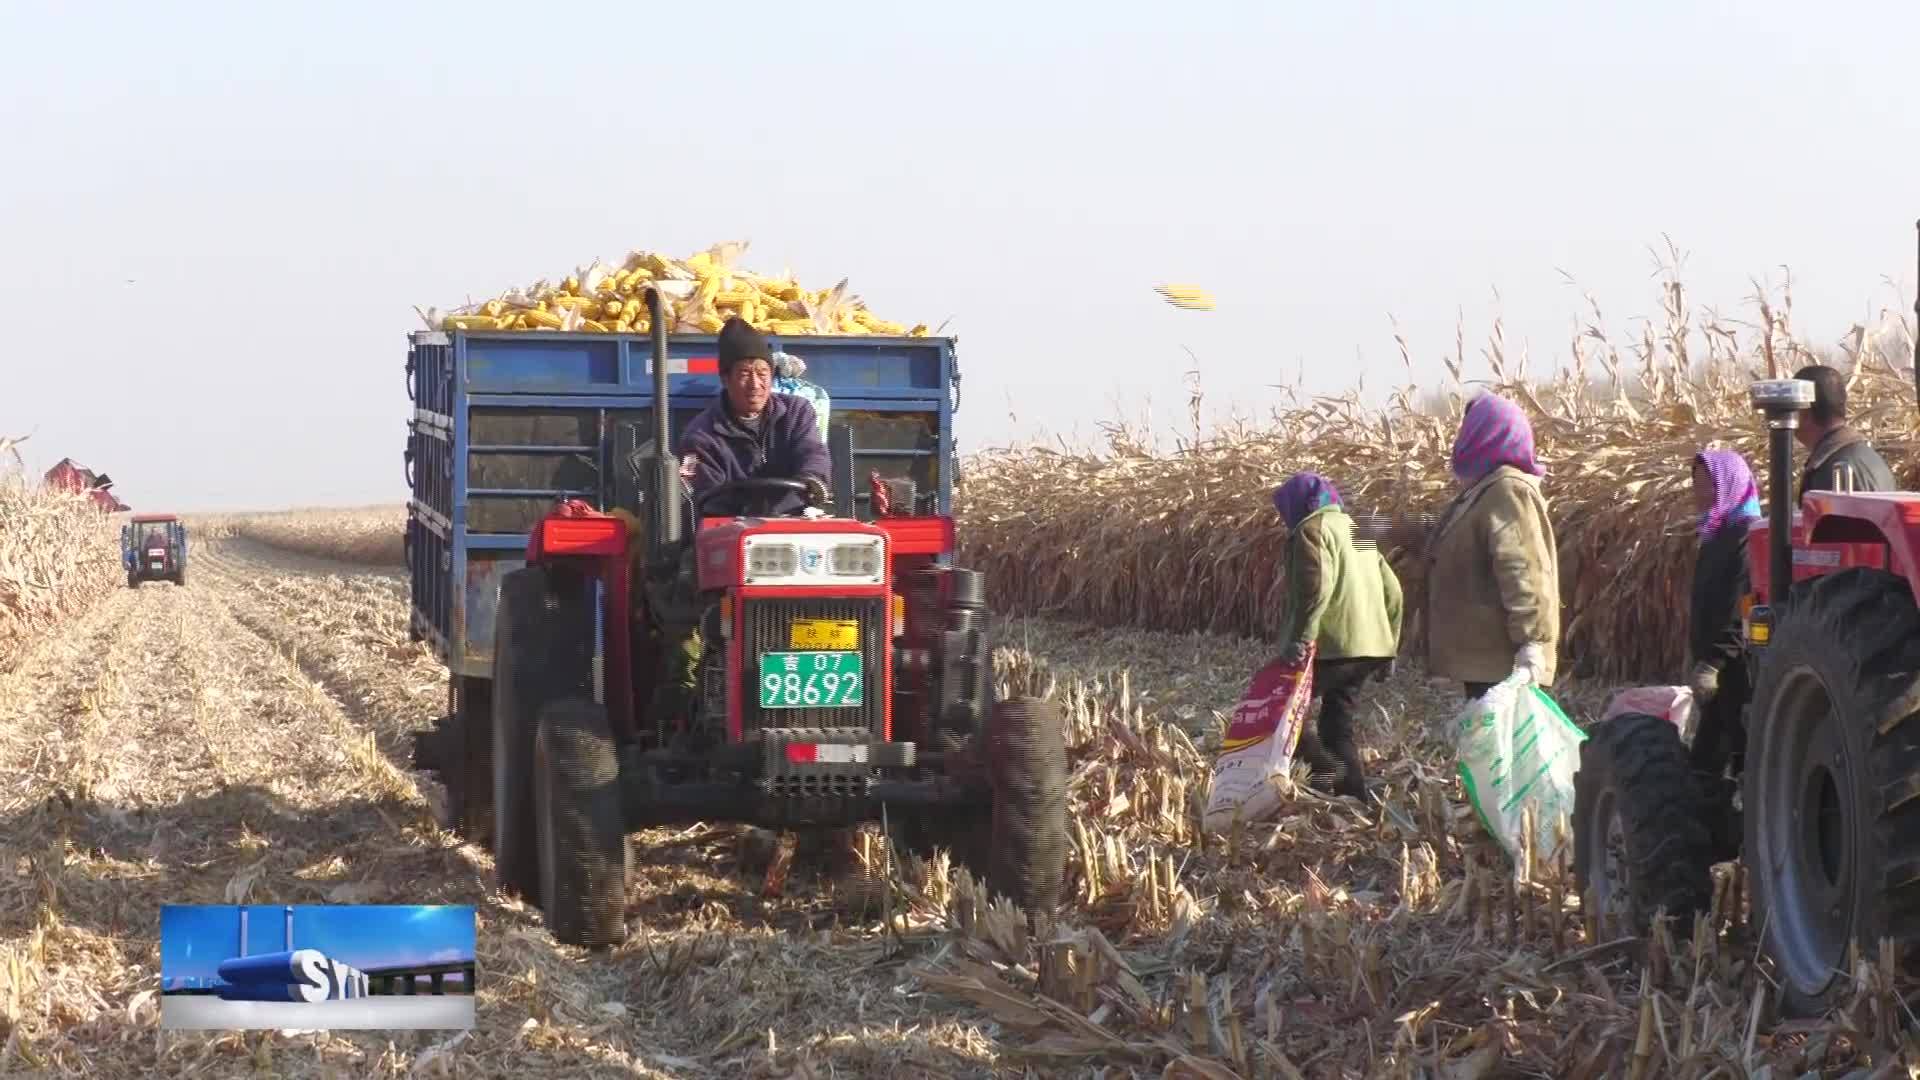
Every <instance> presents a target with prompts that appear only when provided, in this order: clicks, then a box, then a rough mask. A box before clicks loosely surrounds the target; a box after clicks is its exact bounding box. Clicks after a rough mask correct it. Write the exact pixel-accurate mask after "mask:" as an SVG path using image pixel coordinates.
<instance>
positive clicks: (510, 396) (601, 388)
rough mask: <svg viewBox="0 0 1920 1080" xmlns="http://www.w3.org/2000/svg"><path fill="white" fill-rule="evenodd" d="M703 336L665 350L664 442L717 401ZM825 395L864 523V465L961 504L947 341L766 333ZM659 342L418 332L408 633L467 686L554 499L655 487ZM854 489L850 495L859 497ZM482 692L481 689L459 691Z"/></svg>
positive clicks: (618, 500)
mask: <svg viewBox="0 0 1920 1080" xmlns="http://www.w3.org/2000/svg"><path fill="white" fill-rule="evenodd" d="M714 342H715V339H714V338H713V337H711V336H700V337H692V336H686V337H681V336H676V337H674V338H672V339H671V343H670V344H669V346H668V350H667V351H668V371H669V381H670V384H671V398H672V402H673V404H672V423H673V437H674V439H675V440H676V442H677V440H678V439H679V435H680V431H681V429H682V428H683V427H684V426H685V425H686V422H687V421H688V420H690V419H692V418H693V417H694V416H695V415H697V414H698V413H699V412H700V410H702V409H704V408H706V407H707V405H709V404H710V403H711V402H712V401H713V399H714V398H715V396H717V395H718V394H719V392H720V379H719V374H718V370H717V366H716V364H715V360H714ZM774 343H775V344H776V347H778V348H781V349H783V350H784V351H786V352H789V353H792V354H793V355H795V356H798V357H800V358H801V359H803V360H805V361H806V365H807V371H806V378H807V380H808V381H810V382H813V383H815V384H817V385H819V386H820V387H821V388H822V389H824V390H825V391H826V392H827V394H828V395H829V396H830V398H831V403H832V410H831V418H832V424H833V427H832V433H831V437H830V438H829V440H828V441H829V445H830V448H831V449H832V451H833V453H834V465H835V470H836V474H837V475H836V477H835V483H834V485H833V486H834V489H835V491H836V494H837V495H838V496H839V498H840V499H841V500H842V501H843V502H844V503H847V504H848V505H844V506H843V507H842V508H841V509H842V510H843V511H844V512H845V513H848V514H850V515H852V516H859V517H870V516H871V515H870V511H869V509H868V507H867V503H868V501H869V498H870V496H869V495H868V494H867V492H866V491H865V490H864V489H863V488H864V482H865V479H866V477H867V475H868V473H869V472H878V473H880V474H881V475H882V476H889V477H908V478H911V479H913V480H914V481H915V485H916V488H917V490H918V491H920V492H924V493H925V496H924V498H925V499H926V501H927V503H928V504H929V505H928V506H926V507H924V509H926V510H928V511H929V512H934V513H939V514H943V515H948V514H951V513H952V509H953V480H954V468H955V461H956V457H955V450H954V441H953V416H954V411H955V409H956V408H957V407H958V404H959V387H960V369H959V366H958V364H957V363H956V361H955V356H954V347H953V339H951V338H933V337H920V338H880V337H819V338H787V339H784V340H779V339H774ZM652 355H653V353H652V346H651V343H650V342H649V341H648V339H647V338H646V337H644V336H639V335H625V334H586V333H576V334H563V333H491V334H489V333H471V332H466V331H455V332H452V333H440V332H421V333H415V334H413V335H412V338H411V342H410V347H409V349H408V351H407V394H408V396H409V397H411V398H412V400H413V406H414V409H413V418H412V419H411V420H409V421H408V423H407V446H406V454H405V458H406V472H407V487H408V489H409V491H410V493H411V499H410V501H409V503H408V512H407V538H406V551H407V565H408V568H409V571H410V574H411V577H412V588H413V615H412V620H411V630H412V634H413V636H414V638H415V640H425V641H427V642H430V643H431V644H432V646H433V649H434V651H435V653H437V654H438V655H439V657H440V659H441V660H442V661H443V662H444V663H445V664H446V665H447V670H448V671H449V673H450V674H451V676H452V678H453V680H454V687H453V691H454V693H455V695H456V696H458V694H459V693H460V691H461V686H460V680H461V679H463V678H464V679H481V680H484V679H486V678H487V677H488V674H489V672H490V670H491V665H492V662H493V614H494V599H495V597H496V595H497V594H498V592H499V587H500V579H501V577H502V576H504V575H505V574H507V573H508V572H510V571H512V570H515V569H518V568H519V567H520V566H522V565H523V564H524V559H523V555H524V553H525V551H526V548H527V535H528V530H529V529H531V528H532V527H533V525H534V523H536V522H537V521H539V520H540V518H541V517H543V516H544V515H545V514H546V513H547V511H548V510H550V509H551V508H552V506H553V503H554V502H555V500H557V499H563V498H577V499H582V500H585V501H587V502H589V503H591V504H592V505H593V506H595V507H596V508H599V509H603V510H605V509H612V508H614V507H627V508H633V507H635V506H636V505H638V503H639V501H640V499H641V496H642V494H643V493H644V491H646V490H647V489H648V488H649V485H650V481H651V462H652V459H653V419H652V406H653V379H652V364H651V363H650V358H651V357H652ZM856 489H860V490H856ZM468 689H469V690H472V691H474V692H479V689H480V688H473V687H469V688H468Z"/></svg>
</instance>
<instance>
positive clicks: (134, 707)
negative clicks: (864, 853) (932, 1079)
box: [0, 540, 987, 1077]
mask: <svg viewBox="0 0 1920 1080" xmlns="http://www.w3.org/2000/svg"><path fill="white" fill-rule="evenodd" d="M189 573H190V578H189V581H188V584H187V586H186V587H185V588H176V587H174V586H172V585H168V584H146V585H143V586H141V587H140V588H139V589H137V590H125V589H122V590H119V591H116V592H115V593H114V594H112V595H111V596H109V597H108V598H106V599H105V600H104V601H102V602H101V603H100V604H98V605H97V606H96V607H95V608H94V609H93V610H92V611H90V612H89V613H88V614H86V615H85V616H83V617H82V618H80V619H78V620H76V621H75V622H74V623H72V624H70V625H69V626H68V627H66V628H65V630H64V631H63V632H62V633H61V634H60V635H59V636H58V637H57V638H55V639H52V640H49V641H46V642H43V643H41V644H40V645H39V646H37V647H36V648H35V649H33V650H32V651H31V653H30V654H29V655H28V656H27V657H26V658H25V660H24V661H23V663H22V664H21V665H20V667H19V669H18V670H17V671H16V672H15V673H13V674H12V675H11V676H8V677H6V678H5V679H4V680H0V777H5V778H6V779H5V780H0V793H3V795H0V848H4V851H0V954H4V955H0V965H6V966H7V970H10V971H12V972H15V973H18V976H17V978H18V981H19V982H20V983H21V984H23V989H22V991H21V992H18V993H15V994H13V995H11V998H10V1000H4V1001H0V1008H4V1009H5V1012H4V1014H0V1023H3V1024H4V1026H5V1031H4V1033H0V1037H3V1039H4V1042H5V1045H6V1051H5V1058H4V1062H3V1063H0V1071H6V1070H7V1069H9V1068H11V1069H20V1068H27V1069H32V1070H36V1071H37V1070H45V1071H47V1072H50V1073H53V1074H56V1075H58V1074H65V1075H92V1076H135V1075H141V1076H149V1075H151V1076H195V1077H200V1076H207V1075H231V1074H234V1073H238V1072H243V1071H250V1070H252V1069H254V1068H256V1067H265V1068H268V1069H270V1070H271V1071H272V1072H273V1073H274V1074H276V1075H283V1076H286V1075H292V1076H321V1075H328V1076H331V1075H348V1074H351V1075H356V1076H358V1075H369V1074H371V1075H406V1074H408V1073H409V1071H410V1070H413V1069H414V1068H415V1066H416V1065H418V1066H420V1069H419V1073H420V1074H423V1075H432V1074H435V1073H444V1075H460V1076H476V1075H486V1076H492V1075H502V1076H504V1075H507V1074H508V1073H509V1072H511V1073H512V1074H514V1075H516V1076H579V1075H609V1076H613V1075H621V1076H633V1075H642V1076H645V1075H660V1076H691V1075H754V1074H763V1075H769V1076H773V1075H789V1074H793V1075H806V1073H805V1072H804V1069H805V1067H806V1066H805V1064H804V1063H805V1062H807V1061H813V1062H819V1063H822V1064H823V1065H824V1063H826V1062H829V1061H830V1062H831V1064H832V1066H833V1068H834V1069H835V1070H837V1071H838V1072H839V1074H841V1075H848V1074H850V1073H853V1072H857V1073H860V1074H862V1075H874V1076H879V1075H901V1076H907V1075H915V1076H918V1075H979V1074H982V1073H983V1072H985V1071H986V1069H987V1060H986V1058H984V1057H983V1056H982V1055H983V1053H984V1047H985V1042H984V1040H983V1039H982V1038H981V1037H980V1036H979V1035H978V1034H977V1032H976V1031H975V1030H973V1029H972V1028H969V1027H967V1026H965V1025H961V1024H956V1023H953V1022H951V1021H949V1022H945V1023H941V1022H937V1021H936V1020H935V1019H934V1016H933V1014H946V1015H952V1014H953V1013H954V1012H955V1011H956V1010H955V1009H954V1008H952V1007H951V1006H947V1007H945V1008H942V1007H940V1006H939V1005H938V1003H937V1002H930V1001H929V1000H928V999H925V998H923V997H922V996H921V995H920V992H919V991H918V989H917V988H912V987H907V986H905V985H903V984H906V983H909V982H910V981H911V980H910V979H908V978H906V977H905V976H904V974H903V964H904V963H905V961H906V960H907V959H910V958H911V957H910V955H909V954H910V953H911V952H912V950H913V945H912V943H911V942H909V944H908V946H907V949H906V950H905V951H902V950H895V949H890V948H889V947H888V946H887V945H886V944H885V943H884V942H883V940H882V938H881V936H880V935H879V933H878V929H877V922H876V924H875V926H874V927H873V928H870V929H868V930H843V929H835V923H836V921H837V920H836V917H835V912H834V909H833V907H832V905H831V903H830V902H829V900H828V893H829V892H830V890H829V889H827V888H826V887H825V886H824V885H822V883H821V882H820V881H819V880H818V874H819V872H820V871H819V866H820V865H821V860H817V859H816V860H812V861H811V862H809V861H807V860H806V859H805V858H804V857H803V859H802V861H801V863H800V864H799V865H797V866H796V869H795V872H794V877H793V880H792V882H791V883H790V886H789V898H787V899H782V900H776V901H762V900H760V899H759V897H758V896H757V895H755V889H754V885H755V883H756V882H755V879H754V878H753V877H752V876H751V875H750V874H748V873H745V872H742V868H741V865H740V864H739V862H738V861H737V858H736V855H735V852H734V848H735V847H736V844H737V839H736V836H735V834H734V833H733V832H731V831H729V830H714V829H707V828H704V827H701V828H694V829H689V830H682V831H677V832H673V833H658V834H647V835H645V836H643V837H642V841H643V845H644V847H645V848H646V850H647V855H646V857H645V858H644V859H643V860H642V861H641V863H640V866H639V871H638V874H637V879H638V880H637V881H636V883H635V890H634V891H635V897H634V905H635V908H634V912H633V913H634V914H635V915H636V916H638V917H639V919H640V921H641V923H642V924H643V925H645V926H646V927H647V932H646V933H645V934H644V935H642V936H641V937H640V938H639V939H638V940H635V941H633V942H630V943H629V945H628V946H626V947H625V948H623V949H622V950H620V951H618V952H616V953H614V954H612V955H610V956H608V955H602V956H598V957H593V958H584V957H585V954H582V953H580V952H579V951H577V950H572V949H567V948H563V947H560V946H557V945H555V944H554V943H553V941H552V939H551V938H550V937H548V936H547V935H546V934H545V932H544V931H543V930H541V929H540V926H539V921H538V918H537V916H536V913H534V912H531V911H529V910H528V909H526V908H524V907H523V906H521V905H520V904H519V903H518V902H517V901H515V900H510V899H504V898H502V897H501V896H499V895H498V894H495V893H493V892H492V891H491V883H490V874H491V866H490V861H489V859H488V857H487V856H486V855H485V853H484V852H482V851H480V850H479V849H477V848H474V847H472V846H470V845H466V844H464V843H463V842H462V841H461V839H460V838H458V837H456V836H454V835H452V834H450V833H448V832H445V831H443V830H442V829H441V828H440V827H439V826H438V825H437V824H436V816H435V812H436V809H437V808H436V806H435V803H436V801H437V800H439V799H440V798H441V795H440V792H439V789H438V786H437V785H435V784H433V783H431V782H430V781H427V780H425V779H423V778H421V777H420V776H418V775H417V774H414V773H412V772H411V771H410V769H411V754H412V748H411V741H410V738H409V735H408V733H409V732H410V731H412V730H414V729H417V728H421V727H425V726H427V725H428V724H430V723H431V722H432V720H433V718H434V717H435V716H436V715H438V714H439V713H440V712H441V711H443V710H444V708H445V702H446V684H445V675H444V672H443V669H441V668H440V667H439V666H438V665H437V664H436V663H435V662H434V661H433V659H432V658H431V656H430V655H429V654H428V653H427V652H426V651H425V650H424V649H423V648H422V647H420V646H418V645H414V644H411V643H409V642H408V641H407V640H406V593H405V583H404V579H403V578H402V577H401V576H400V575H399V574H398V573H395V572H385V571H377V570H376V571H369V570H368V569H367V568H364V567H348V566H344V565H340V564H331V563H327V562H323V561H319V560H315V559H311V558H305V557H301V556H296V555H289V554H286V553H282V552H279V551H276V550H274V549H270V548H265V547H260V546H257V545H254V544H252V543H250V542H248V541H244V540H228V541H214V542H209V543H207V544H204V545H202V546H201V547H200V548H199V549H198V550H196V552H195V556H194V558H193V560H192V562H191V564H190V570H189ZM243 900H244V901H245V902H249V903H281V902H287V903H325V902H372V903H469V904H475V905H478V908H479V912H480V924H481V929H480V939H479V947H478V952H479V957H478V959H479V968H480V972H481V975H480V992H479V998H478V1011H479V1023H478V1025H477V1028H476V1030H475V1031H473V1032H472V1033H471V1035H469V1036H467V1037H465V1038H464V1039H461V1040H460V1041H459V1042H458V1044H457V1045H456V1046H453V1047H451V1048H447V1049H445V1050H441V1049H436V1044H439V1043H441V1042H443V1041H444V1040H446V1039H447V1037H448V1035H447V1033H431V1032H423V1033H419V1034H418V1035H409V1034H407V1033H393V1034H391V1035H390V1034H388V1033H380V1034H377V1035H375V1034H366V1035H357V1034H352V1033H342V1034H335V1035H331V1036H329V1035H324V1034H300V1035H286V1034H281V1033H268V1034H266V1035H265V1036H264V1037H262V1036H261V1035H250V1036H243V1035H238V1034H226V1035H212V1034H207V1035H202V1034H194V1033H179V1034H173V1033H167V1032H162V1031H159V1030H158V1029H157V1023H158V1020H157V1014H158V1001H157V999H156V998H155V996H154V995H153V994H152V993H151V991H152V990H153V988H154V987H155V986H156V985H157V972H158V965H159V944H158V912H159V907H160V905H162V904H165V903H232V902H238V901H243ZM436 1066H442V1068H436ZM446 1066H451V1068H445V1067H446ZM796 1068H797V1069H799V1070H800V1071H798V1072H795V1069H796ZM821 1075H827V1074H826V1073H825V1072H822V1073H821Z"/></svg>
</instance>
